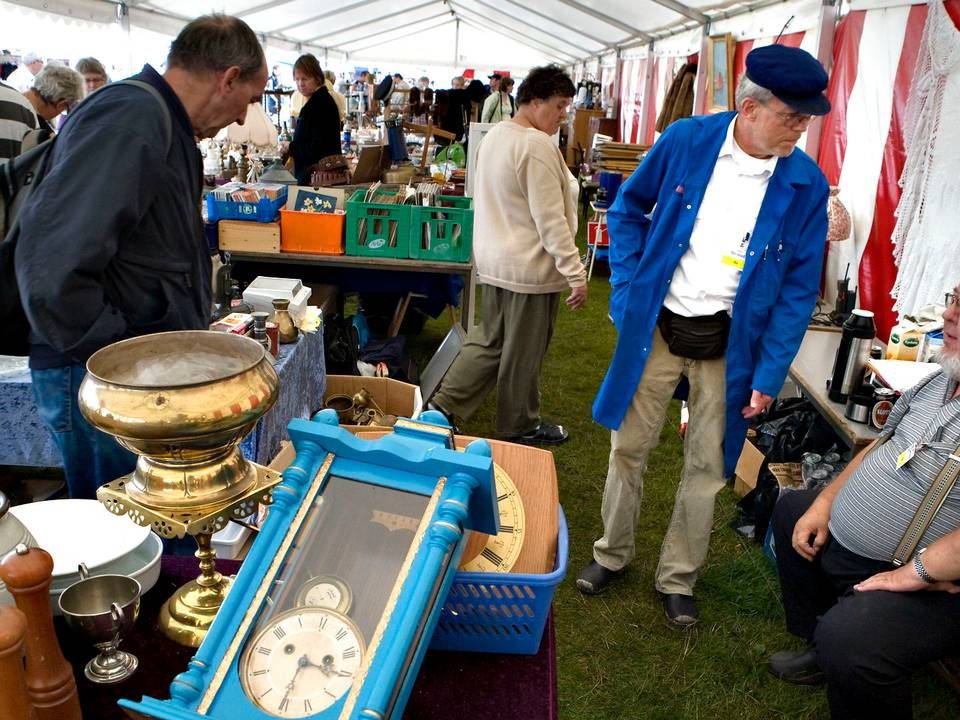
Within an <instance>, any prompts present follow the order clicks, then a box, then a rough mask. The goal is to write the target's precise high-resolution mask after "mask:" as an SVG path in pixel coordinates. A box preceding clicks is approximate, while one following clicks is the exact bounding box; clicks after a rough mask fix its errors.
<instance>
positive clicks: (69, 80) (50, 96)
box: [33, 64, 83, 105]
mask: <svg viewBox="0 0 960 720" xmlns="http://www.w3.org/2000/svg"><path fill="white" fill-rule="evenodd" d="M33 89H34V90H36V92H37V95H39V96H40V97H41V98H43V100H44V101H45V102H48V103H50V104H51V105H56V104H57V103H60V102H66V103H67V104H68V105H72V104H73V103H75V102H77V101H78V100H80V99H81V98H82V97H83V76H82V75H81V74H80V73H78V72H77V71H76V70H71V69H70V68H68V67H64V66H63V65H53V64H49V65H44V66H43V69H41V70H40V72H38V73H37V74H36V76H35V77H34V78H33Z"/></svg>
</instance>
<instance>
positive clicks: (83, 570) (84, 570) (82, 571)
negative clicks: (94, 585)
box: [77, 563, 90, 580]
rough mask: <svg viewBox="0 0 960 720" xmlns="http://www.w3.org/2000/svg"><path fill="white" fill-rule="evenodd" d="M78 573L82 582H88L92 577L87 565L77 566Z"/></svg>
mask: <svg viewBox="0 0 960 720" xmlns="http://www.w3.org/2000/svg"><path fill="white" fill-rule="evenodd" d="M77 571H78V572H79V573H80V579H81V580H86V579H87V578H88V577H90V570H89V568H87V565H86V563H80V564H79V565H77Z"/></svg>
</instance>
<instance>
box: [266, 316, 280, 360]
mask: <svg viewBox="0 0 960 720" xmlns="http://www.w3.org/2000/svg"><path fill="white" fill-rule="evenodd" d="M267 337H268V338H270V354H271V355H273V356H274V357H277V355H279V354H280V327H279V326H278V325H277V324H276V323H275V322H270V321H269V320H268V321H267Z"/></svg>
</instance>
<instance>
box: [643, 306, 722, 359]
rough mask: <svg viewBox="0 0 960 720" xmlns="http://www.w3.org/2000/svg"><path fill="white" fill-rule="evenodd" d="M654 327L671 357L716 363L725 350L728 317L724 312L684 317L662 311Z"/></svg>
mask: <svg viewBox="0 0 960 720" xmlns="http://www.w3.org/2000/svg"><path fill="white" fill-rule="evenodd" d="M657 327H658V328H660V335H661V336H662V337H663V339H664V342H666V343H667V347H668V348H670V352H671V353H672V354H673V355H677V356H679V357H685V358H690V359H691V360H715V359H716V358H719V357H723V354H724V353H725V352H726V351H727V339H728V338H729V337H730V316H729V315H728V314H727V313H726V312H725V311H723V310H721V311H720V312H718V313H716V314H715V315H706V316H703V317H685V316H683V315H677V314H676V313H674V312H671V311H670V310H668V309H667V308H663V309H662V310H660V316H659V317H658V318H657Z"/></svg>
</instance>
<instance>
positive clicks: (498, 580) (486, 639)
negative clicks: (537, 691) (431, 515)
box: [430, 507, 569, 655]
mask: <svg viewBox="0 0 960 720" xmlns="http://www.w3.org/2000/svg"><path fill="white" fill-rule="evenodd" d="M559 513H560V522H559V527H558V531H557V560H556V564H555V565H554V569H553V571H551V572H549V573H545V574H542V575H524V574H519V573H518V574H512V573H478V572H458V573H457V574H456V575H455V576H454V578H453V585H452V586H451V587H450V593H449V594H448V595H447V599H446V601H445V602H444V603H443V608H442V609H441V610H440V619H439V620H438V622H437V627H436V630H434V632H433V638H432V639H431V641H430V649H431V650H456V651H459V652H488V653H507V654H511V655H535V654H536V653H537V650H539V648H540V639H541V638H542V637H543V630H544V628H545V627H546V625H547V616H548V615H549V613H550V603H551V602H552V600H553V593H554V591H555V590H556V589H557V586H558V585H559V584H560V583H561V581H562V580H563V578H564V577H565V576H566V574H567V556H568V554H569V538H568V535H567V518H566V517H565V516H564V514H563V508H562V507H561V508H559Z"/></svg>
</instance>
